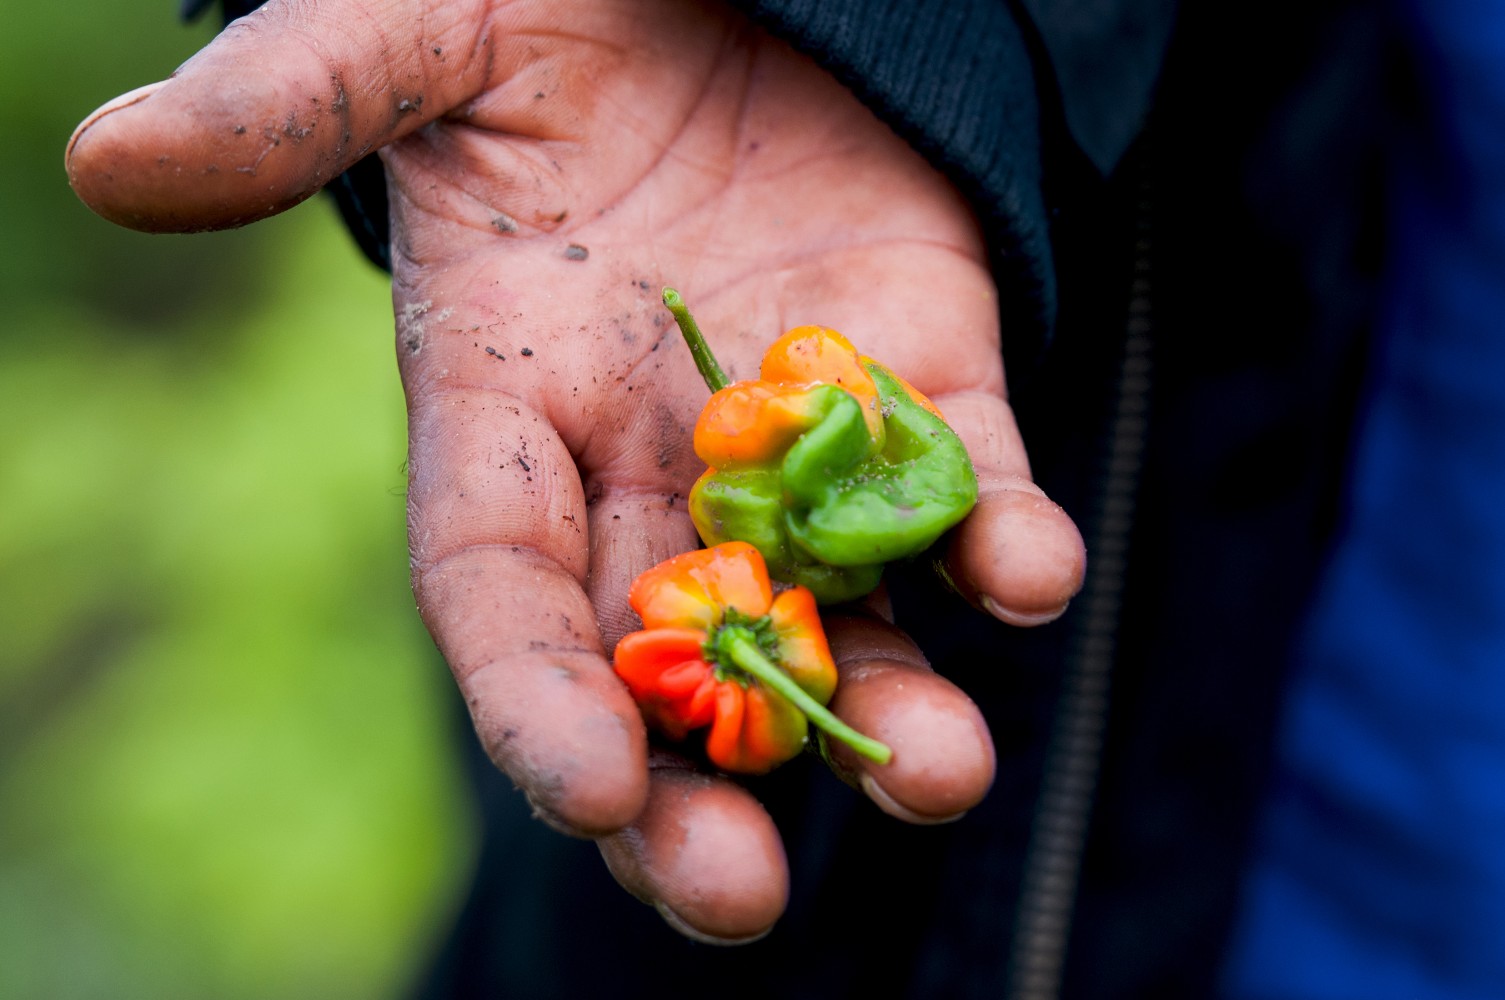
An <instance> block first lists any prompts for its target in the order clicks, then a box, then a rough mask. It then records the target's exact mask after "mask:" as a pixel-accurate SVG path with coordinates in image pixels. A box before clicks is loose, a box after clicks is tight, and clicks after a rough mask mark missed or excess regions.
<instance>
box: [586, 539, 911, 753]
mask: <svg viewBox="0 0 1505 1000" xmlns="http://www.w3.org/2000/svg"><path fill="white" fill-rule="evenodd" d="M627 600H628V603H630V604H631V605H632V608H633V610H634V611H636V612H637V613H638V616H639V617H641V618H642V620H643V626H644V627H643V629H642V630H641V631H638V632H633V633H630V634H629V635H626V636H623V638H622V640H621V641H620V642H618V643H617V649H616V654H615V657H614V662H613V667H614V668H615V670H616V672H617V674H618V676H620V677H621V678H622V680H623V681H625V682H626V684H627V688H628V690H629V691H630V692H631V693H632V696H633V699H634V700H635V701H636V702H637V703H638V707H639V709H640V710H641V711H642V713H643V717H644V718H645V719H646V720H647V721H648V723H649V724H650V725H652V726H653V727H654V728H656V729H658V730H659V731H660V732H662V733H663V734H664V735H666V736H668V737H669V738H670V739H674V740H682V739H684V738H685V737H686V736H687V735H688V734H689V733H690V732H691V730H695V729H701V728H704V727H706V726H709V727H710V732H709V734H708V735H707V738H706V745H705V747H706V755H707V756H708V757H709V758H710V760H711V762H712V763H713V764H715V765H716V766H717V767H719V768H721V769H722V770H725V771H735V772H738V773H741V774H763V773H765V772H767V771H770V770H772V769H773V768H775V767H777V766H778V765H780V764H782V763H784V762H785V761H787V760H789V759H790V758H792V757H794V756H795V755H796V754H798V753H799V752H800V750H802V749H803V748H804V746H805V744H806V742H807V741H808V734H809V726H808V722H814V723H815V724H816V726H817V727H819V728H820V729H821V730H822V731H824V732H825V733H826V734H827V735H829V736H831V737H833V738H835V739H839V740H841V741H843V742H845V743H847V744H848V745H850V746H851V747H852V748H853V749H854V750H856V751H857V752H858V753H860V754H862V755H863V756H865V757H868V758H869V759H871V760H874V761H876V762H878V763H880V764H881V763H887V762H888V760H890V759H891V756H892V754H891V752H890V751H889V749H888V748H887V747H886V746H884V745H883V744H881V743H878V742H877V741H875V740H872V739H869V738H868V737H866V736H863V735H862V734H861V733H858V732H857V731H856V730H854V729H852V728H851V727H850V726H848V725H846V724H845V723H844V722H842V721H841V720H840V719H838V718H836V716H834V715H832V714H831V712H830V711H829V710H827V709H826V708H825V703H826V702H828V701H830V700H831V694H832V692H833V691H835V689H836V664H835V663H834V661H833V660H832V659H831V650H830V647H829V646H828V645H827V644H826V636H825V631H824V630H823V629H822V628H821V624H820V615H819V613H818V612H817V611H816V606H815V598H814V597H813V596H812V595H811V593H810V592H809V591H808V590H806V589H805V588H803V587H787V588H783V589H780V590H779V591H778V592H777V593H775V592H774V588H773V585H772V583H771V582H770V580H769V578H768V569H767V567H766V565H765V564H764V562H763V557H762V556H760V555H759V554H758V550H757V549H755V548H753V546H751V545H748V544H747V543H745V542H728V543H726V544H723V545H717V546H715V547H713V548H709V549H698V550H696V551H694V552H686V553H684V554H683V555H679V556H675V557H674V558H673V559H669V560H668V561H666V562H662V563H660V564H659V565H657V566H655V567H654V568H653V569H650V570H648V571H647V572H646V573H644V574H642V575H641V576H639V577H638V578H637V579H636V580H634V581H633V584H632V588H631V590H629V592H628V595H627ZM807 720H808V722H807Z"/></svg>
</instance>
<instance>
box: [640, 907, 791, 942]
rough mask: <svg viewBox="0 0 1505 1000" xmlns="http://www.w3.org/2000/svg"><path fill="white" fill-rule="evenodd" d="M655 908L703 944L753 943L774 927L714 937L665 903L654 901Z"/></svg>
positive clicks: (666, 921)
mask: <svg viewBox="0 0 1505 1000" xmlns="http://www.w3.org/2000/svg"><path fill="white" fill-rule="evenodd" d="M653 908H654V909H655V910H657V911H658V915H659V916H661V917H663V918H664V923H666V924H668V925H669V926H670V927H673V928H674V929H675V930H676V931H679V933H681V934H683V935H684V936H685V937H687V938H689V939H690V940H691V941H699V942H700V943H701V944H714V945H721V946H732V945H739V944H752V943H753V942H754V941H759V940H762V939H763V938H765V937H767V936H768V932H769V931H771V930H773V927H772V926H769V927H767V928H765V929H764V930H761V931H759V932H758V933H756V934H749V935H748V936H747V937H740V938H724V937H713V936H712V935H710V934H707V933H705V932H704V931H698V930H696V929H695V928H693V927H691V926H690V925H689V924H687V923H685V919H684V918H683V917H681V916H680V915H679V914H678V913H675V912H674V911H673V910H671V909H669V908H668V907H667V906H665V905H664V904H663V903H654V904H653Z"/></svg>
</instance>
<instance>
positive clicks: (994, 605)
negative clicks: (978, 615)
mask: <svg viewBox="0 0 1505 1000" xmlns="http://www.w3.org/2000/svg"><path fill="white" fill-rule="evenodd" d="M977 600H978V602H979V603H980V604H982V606H983V610H985V611H986V612H987V613H988V614H990V615H992V616H993V617H994V618H997V619H998V620H999V621H1001V622H1003V623H1004V624H1006V625H1016V626H1018V627H1019V628H1033V627H1034V626H1036V625H1045V624H1047V623H1049V622H1053V621H1055V620H1056V619H1057V618H1059V617H1061V616H1062V615H1063V614H1065V613H1066V609H1067V608H1068V607H1070V604H1069V603H1068V604H1063V605H1061V606H1060V607H1059V608H1053V609H1052V610H1050V611H1042V612H1039V613H1026V612H1022V611H1010V610H1009V609H1008V608H1006V607H1004V606H1003V605H1002V604H999V603H998V602H997V601H995V600H994V599H993V598H991V597H989V596H988V595H987V594H980V595H978V598H977Z"/></svg>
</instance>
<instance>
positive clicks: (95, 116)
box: [63, 80, 167, 163]
mask: <svg viewBox="0 0 1505 1000" xmlns="http://www.w3.org/2000/svg"><path fill="white" fill-rule="evenodd" d="M166 84H167V81H166V80H158V81H157V82H156V83H148V84H147V85H146V86H144V87H137V88H136V89H135V90H132V91H130V92H129V93H125V94H121V95H120V96H119V97H117V98H115V99H114V100H112V101H106V102H105V103H104V104H101V105H100V106H99V107H97V108H95V109H94V110H93V111H92V112H90V113H89V116H88V117H87V118H85V119H84V120H83V121H82V122H80V123H79V126H78V128H76V129H74V130H73V135H71V136H70V137H69V138H68V148H67V150H65V151H64V153H63V162H64V163H67V162H68V161H69V160H72V159H73V147H74V146H76V145H78V140H79V139H80V138H81V137H82V136H83V134H84V132H85V131H86V130H87V129H88V128H89V126H90V125H93V124H94V123H95V122H97V121H99V120H100V119H101V118H103V117H104V116H105V115H108V114H112V113H114V112H116V111H119V110H120V109H121V108H128V107H130V106H131V105H132V104H140V103H141V102H142V101H144V100H146V99H147V98H148V97H150V96H152V94H154V93H156V92H157V91H158V90H160V89H161V88H162V87H164V86H166Z"/></svg>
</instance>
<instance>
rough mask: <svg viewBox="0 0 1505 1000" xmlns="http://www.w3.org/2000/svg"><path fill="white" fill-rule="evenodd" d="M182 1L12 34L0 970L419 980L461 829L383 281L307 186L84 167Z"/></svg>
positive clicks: (65, 12) (0, 610)
mask: <svg viewBox="0 0 1505 1000" xmlns="http://www.w3.org/2000/svg"><path fill="white" fill-rule="evenodd" d="M211 30H212V29H211V27H210V26H209V25H208V24H200V25H197V26H194V27H192V28H188V27H184V26H183V25H180V24H178V23H177V22H175V21H174V19H173V5H172V4H171V3H170V2H167V0H160V2H153V3H149V4H108V5H107V4H93V3H74V4H10V5H7V9H6V28H5V30H4V31H0V81H3V92H4V94H5V97H6V99H5V100H4V101H0V136H3V137H4V138H3V139H0V302H3V309H0V346H3V349H4V359H3V361H0V423H3V426H4V432H3V434H0V571H3V576H0V586H3V588H4V590H3V593H0V996H4V997H7V998H13V1000H29V998H50V1000H58V998H63V1000H74V998H79V1000H82V998H92V997H100V998H105V997H109V998H112V1000H118V998H131V997H153V998H168V997H210V996H212V997H218V998H237V997H248V998H249V997H256V998H264V997H271V996H275V997H305V996H306V997H314V996H317V997H321V998H330V997H361V998H369V997H383V996H396V995H400V994H401V993H402V992H403V990H404V988H405V987H406V986H407V985H408V983H409V982H410V981H411V979H412V977H413V976H414V975H415V974H416V969H415V968H414V966H413V963H415V962H418V961H421V960H422V959H423V957H424V956H425V955H426V954H427V953H428V952H429V951H430V949H431V948H432V946H433V943H434V941H435V939H436V937H437V935H438V933H439V930H438V928H439V927H440V925H441V924H442V923H443V921H444V917H445V915H446V914H447V913H448V912H449V911H450V909H451V908H452V907H453V906H454V905H455V901H456V895H457V893H458V892H459V889H460V880H461V878H462V875H463V872H464V871H465V870H467V868H468V866H469V864H470V861H471V855H472V851H473V845H472V844H471V842H470V839H469V833H468V829H469V824H468V823H467V815H466V808H467V805H466V800H465V799H464V794H463V790H462V789H461V788H460V786H459V778H460V775H461V769H460V768H459V767H458V766H456V764H455V762H454V761H453V760H452V755H453V754H454V753H455V752H456V748H455V746H454V741H453V740H452V739H451V734H452V728H451V727H450V726H448V725H447V723H448V722H449V721H450V720H449V715H448V713H447V712H446V707H445V705H446V702H445V699H446V697H447V696H448V691H449V688H448V685H449V680H448V677H447V676H446V674H445V671H444V668H443V665H442V662H441V661H440V660H439V658H438V657H437V655H436V654H435V653H434V652H433V648H432V645H431V643H430V642H429V640H428V638H427V636H426V635H425V633H424V632H423V629H422V627H421V625H420V624H419V623H418V621H417V616H416V614H415V612H414V611H413V606H412V604H413V602H412V597H411V594H410V592H409V590H408V584H407V576H406V573H407V563H406V556H405V548H404V537H403V535H404V529H403V506H404V500H403V488H404V475H403V469H402V462H403V452H404V426H403V414H402V397H401V393H400V390H399V388H398V384H397V377H396V372H395V366H394V364H393V361H392V353H393V351H392V346H391V312H390V307H389V298H388V293H387V289H386V281H385V276H383V275H381V274H379V273H378V272H376V271H375V270H374V269H372V268H371V267H370V266H369V265H368V264H366V263H365V261H364V260H363V259H362V258H361V257H360V256H359V254H358V253H357V251H356V250H355V249H354V247H353V246H352V244H351V243H350V241H349V239H348V237H347V236H346V235H345V233H344V231H343V229H342V228H341V227H340V225H339V222H338V219H337V216H336V213H335V211H334V209H333V207H332V205H330V204H328V203H326V202H325V200H323V199H316V200H315V201H314V202H312V203H310V204H306V205H304V206H302V207H300V208H299V209H296V210H294V211H293V212H290V213H288V215H286V216H285V217H283V218H280V219H277V220H273V221H272V222H269V223H265V224H263V225H260V226H256V227H253V228H251V229H248V230H243V231H239V232H233V233H225V234H216V235H206V236H193V237H149V236H144V235H140V234H136V233H131V232H126V231H124V230H119V229H116V228H114V227H113V226H111V225H109V224H108V223H106V222H104V221H102V220H100V219H98V218H96V217H95V216H93V215H92V214H90V212H89V211H88V210H87V209H85V208H84V207H83V205H82V204H80V203H79V202H78V201H77V200H76V199H75V198H74V197H73V195H72V193H71V192H70V191H69V190H68V186H67V183H66V179H65V176H64V172H63V166H62V157H63V149H64V146H65V144H66V142H67V139H68V136H69V134H70V132H71V131H72V129H73V127H74V125H75V124H76V123H77V122H78V121H79V120H81V119H82V118H83V117H84V116H85V115H87V114H88V113H89V111H91V110H92V109H93V108H94V107H96V106H97V105H99V104H101V103H103V102H104V101H105V100H107V99H109V98H110V97H113V96H114V95H116V94H118V93H121V92H123V91H125V90H128V89H130V88H133V87H136V86H138V85H140V84H143V83H147V82H149V81H152V80H156V79H160V78H162V77H164V76H166V75H167V74H168V73H169V72H171V70H172V69H173V67H174V66H176V65H177V64H178V63H180V62H181V61H183V60H184V59H186V58H187V57H188V55H190V54H191V53H192V52H193V51H194V50H195V49H196V48H197V47H198V46H200V45H201V44H203V43H204V42H205V41H206V40H207V39H208V37H209V35H210V32H211Z"/></svg>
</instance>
